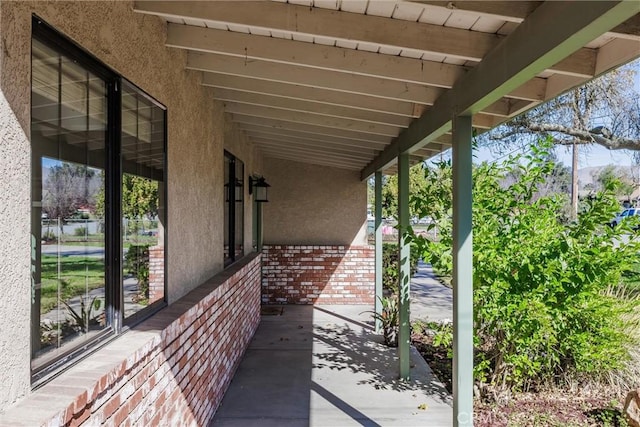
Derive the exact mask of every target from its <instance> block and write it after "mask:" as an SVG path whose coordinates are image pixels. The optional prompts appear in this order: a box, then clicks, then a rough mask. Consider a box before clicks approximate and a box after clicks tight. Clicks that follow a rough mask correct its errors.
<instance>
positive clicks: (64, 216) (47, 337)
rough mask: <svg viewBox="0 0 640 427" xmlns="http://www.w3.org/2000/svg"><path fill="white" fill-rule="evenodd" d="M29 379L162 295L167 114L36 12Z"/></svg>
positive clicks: (140, 313) (152, 306)
mask: <svg viewBox="0 0 640 427" xmlns="http://www.w3.org/2000/svg"><path fill="white" fill-rule="evenodd" d="M31 86H32V90H31V146H32V186H31V199H32V214H31V215H32V221H31V223H32V242H31V243H32V283H31V286H32V293H31V305H32V309H31V313H32V322H31V324H32V328H31V337H32V338H31V356H32V371H33V374H34V375H33V378H34V381H40V380H42V379H43V378H45V377H46V376H47V375H48V374H50V373H52V372H53V371H55V370H57V369H58V368H59V367H60V366H62V365H64V364H66V363H68V362H69V361H70V360H73V359H75V358H76V357H77V356H79V355H80V354H84V353H86V352H87V351H89V350H91V349H92V348H93V347H94V346H95V345H97V344H98V343H99V342H101V341H102V340H104V339H105V338H107V337H108V336H113V335H115V334H118V333H120V332H121V331H122V330H123V329H124V328H125V327H126V325H128V324H131V323H133V322H135V321H137V320H139V319H140V318H142V317H144V316H147V315H149V314H150V313H152V312H153V311H155V310H156V309H158V308H160V307H161V306H163V305H164V304H165V298H164V295H165V279H164V277H165V274H164V264H165V262H164V260H165V250H164V248H165V227H166V220H165V210H166V209H165V200H166V197H165V185H164V179H165V176H166V166H165V165H166V137H165V136H166V126H165V122H166V112H165V109H164V108H163V107H162V106H161V105H159V104H158V103H157V102H155V101H153V100H152V99H151V98H149V97H148V96H147V95H146V94H144V93H143V92H142V91H141V90H139V89H138V88H136V87H135V86H134V85H132V84H131V83H129V82H127V81H126V80H124V79H123V78H122V77H120V76H118V75H117V74H115V73H114V72H113V71H111V70H110V69H108V68H107V67H106V66H104V65H103V64H101V63H100V62H99V61H97V60H95V59H94V58H93V57H91V56H90V55H89V54H87V53H85V52H84V51H82V50H81V49H80V48H78V47H77V46H75V45H73V44H72V43H71V42H69V41H68V40H66V39H65V38H64V37H62V36H61V35H59V34H58V33H56V32H55V31H54V30H53V29H52V28H50V27H49V26H48V25H47V24H45V23H43V22H42V21H41V20H39V19H38V18H37V17H34V20H33V40H32V83H31Z"/></svg>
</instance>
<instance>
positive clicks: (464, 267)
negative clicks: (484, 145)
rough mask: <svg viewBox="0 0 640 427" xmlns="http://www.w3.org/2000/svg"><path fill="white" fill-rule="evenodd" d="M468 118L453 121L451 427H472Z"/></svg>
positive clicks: (470, 151)
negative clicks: (452, 426)
mask: <svg viewBox="0 0 640 427" xmlns="http://www.w3.org/2000/svg"><path fill="white" fill-rule="evenodd" d="M471 141H472V130H471V116H459V117H455V118H454V120H453V277H452V279H453V418H454V420H453V425H454V426H455V427H459V426H472V425H473V233H472V191H471V190H472V185H473V179H472V175H471V167H472V155H473V153H472V146H471Z"/></svg>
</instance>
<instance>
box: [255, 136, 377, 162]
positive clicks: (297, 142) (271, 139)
mask: <svg viewBox="0 0 640 427" xmlns="http://www.w3.org/2000/svg"><path fill="white" fill-rule="evenodd" d="M248 135H249V138H250V139H251V141H252V142H254V143H262V142H265V143H271V144H280V145H288V146H294V147H296V146H297V147H309V148H311V149H321V150H329V151H331V152H337V153H351V154H357V155H359V156H366V157H368V158H371V159H372V158H374V157H375V156H376V155H377V154H378V153H379V152H380V151H382V150H375V149H373V148H372V147H366V148H365V147H353V146H349V145H340V144H331V143H329V142H317V141H309V140H304V139H296V138H285V137H277V136H275V135H264V134H253V133H251V134H248Z"/></svg>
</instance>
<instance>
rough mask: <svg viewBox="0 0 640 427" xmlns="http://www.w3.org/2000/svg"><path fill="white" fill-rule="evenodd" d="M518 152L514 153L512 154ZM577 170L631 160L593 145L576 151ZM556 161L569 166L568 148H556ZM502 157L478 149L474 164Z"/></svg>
mask: <svg viewBox="0 0 640 427" xmlns="http://www.w3.org/2000/svg"><path fill="white" fill-rule="evenodd" d="M518 152H519V150H518V151H515V152H513V154H517V153H518ZM578 153H579V154H578V168H579V169H582V168H586V167H594V166H606V165H610V164H613V165H619V166H629V165H631V163H632V161H633V158H632V155H631V152H630V151H629V150H607V149H606V148H604V147H602V146H600V145H597V144H593V145H590V146H580V147H579V150H578ZM556 155H557V156H558V160H559V161H560V162H562V163H564V164H565V165H567V166H571V160H572V152H571V148H570V147H556ZM503 156H504V155H500V154H496V153H492V152H491V151H490V150H489V149H487V148H479V149H478V150H477V151H476V158H475V161H476V162H478V163H479V162H482V161H485V160H486V161H492V160H498V159H500V158H501V157H503Z"/></svg>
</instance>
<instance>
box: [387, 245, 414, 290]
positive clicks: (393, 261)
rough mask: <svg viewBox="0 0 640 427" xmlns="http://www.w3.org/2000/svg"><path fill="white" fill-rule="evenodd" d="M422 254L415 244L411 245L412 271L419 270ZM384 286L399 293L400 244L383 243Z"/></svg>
mask: <svg viewBox="0 0 640 427" xmlns="http://www.w3.org/2000/svg"><path fill="white" fill-rule="evenodd" d="M419 258H420V254H419V252H418V248H417V247H416V246H415V245H411V260H410V268H411V273H412V274H413V273H415V272H416V271H418V259H419ZM382 287H383V289H386V290H387V291H389V292H391V293H392V294H394V295H395V294H397V293H398V245H397V244H396V243H383V244H382Z"/></svg>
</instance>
